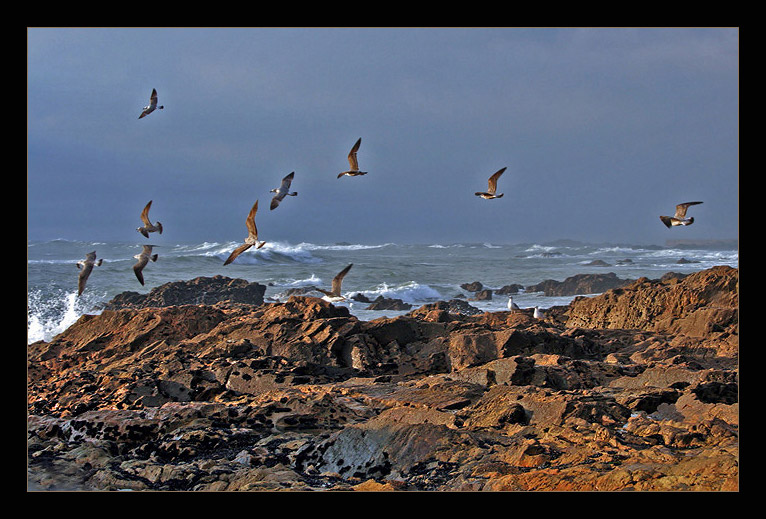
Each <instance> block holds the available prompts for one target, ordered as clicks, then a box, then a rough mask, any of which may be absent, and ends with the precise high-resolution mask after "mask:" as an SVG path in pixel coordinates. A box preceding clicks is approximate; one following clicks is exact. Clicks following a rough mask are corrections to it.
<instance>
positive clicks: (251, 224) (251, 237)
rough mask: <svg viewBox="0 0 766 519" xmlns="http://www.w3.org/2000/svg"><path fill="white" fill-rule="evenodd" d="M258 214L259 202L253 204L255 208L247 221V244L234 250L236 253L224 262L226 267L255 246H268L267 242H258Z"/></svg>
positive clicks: (251, 210) (258, 247)
mask: <svg viewBox="0 0 766 519" xmlns="http://www.w3.org/2000/svg"><path fill="white" fill-rule="evenodd" d="M257 212H258V200H256V201H255V203H254V204H253V208H252V209H250V213H249V214H248V215H247V220H245V225H247V238H245V243H243V244H242V245H240V246H239V247H237V248H236V249H234V251H233V252H232V253H231V254H230V255H229V259H227V260H226V261H224V262H223V264H224V265H228V264H229V263H231V262H232V261H234V260H235V259H236V258H237V256H239V255H240V254H242V253H243V252H245V251H246V250H247V249H249V248H250V247H252V246H253V245H255V248H256V249H260V248H261V247H263V246H264V245H266V242H265V241H258V229H257V228H256V227H255V213H257Z"/></svg>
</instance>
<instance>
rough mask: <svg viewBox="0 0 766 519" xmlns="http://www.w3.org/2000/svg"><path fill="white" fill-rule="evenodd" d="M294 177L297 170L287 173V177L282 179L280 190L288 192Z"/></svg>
mask: <svg viewBox="0 0 766 519" xmlns="http://www.w3.org/2000/svg"><path fill="white" fill-rule="evenodd" d="M293 177H295V171H293V172H292V173H290V174H289V175H287V176H286V177H285V178H283V179H282V185H281V186H279V190H280V191H284V192H285V193H287V191H289V190H290V184H292V183H293Z"/></svg>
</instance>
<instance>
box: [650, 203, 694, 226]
mask: <svg viewBox="0 0 766 519" xmlns="http://www.w3.org/2000/svg"><path fill="white" fill-rule="evenodd" d="M701 203H702V202H686V203H684V204H678V205H677V206H676V214H675V215H674V216H660V220H662V223H664V224H665V226H666V227H667V228H668V229H670V228H671V227H673V226H676V225H691V224H693V223H694V217H693V216H690V217H689V218H687V217H686V210H687V209H688V208H689V206H690V205H697V204H701Z"/></svg>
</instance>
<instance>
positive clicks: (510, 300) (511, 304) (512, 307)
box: [508, 297, 520, 312]
mask: <svg viewBox="0 0 766 519" xmlns="http://www.w3.org/2000/svg"><path fill="white" fill-rule="evenodd" d="M508 310H510V311H511V312H513V311H514V310H520V308H519V305H517V304H516V303H514V302H513V298H512V297H509V298H508Z"/></svg>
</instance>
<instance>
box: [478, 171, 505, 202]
mask: <svg viewBox="0 0 766 519" xmlns="http://www.w3.org/2000/svg"><path fill="white" fill-rule="evenodd" d="M505 169H506V168H503V169H501V170H499V171H498V172H497V173H495V174H494V175H492V176H491V177H489V181H488V182H487V184H488V186H487V191H486V192H483V191H478V192H476V193H474V194H475V195H476V196H480V197H482V198H485V199H487V200H492V199H493V198H502V197H503V195H504V194H505V193H500V194H499V195H496V194H495V192H496V191H497V179H498V178H500V175H502V174H503V172H504V171H505Z"/></svg>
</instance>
